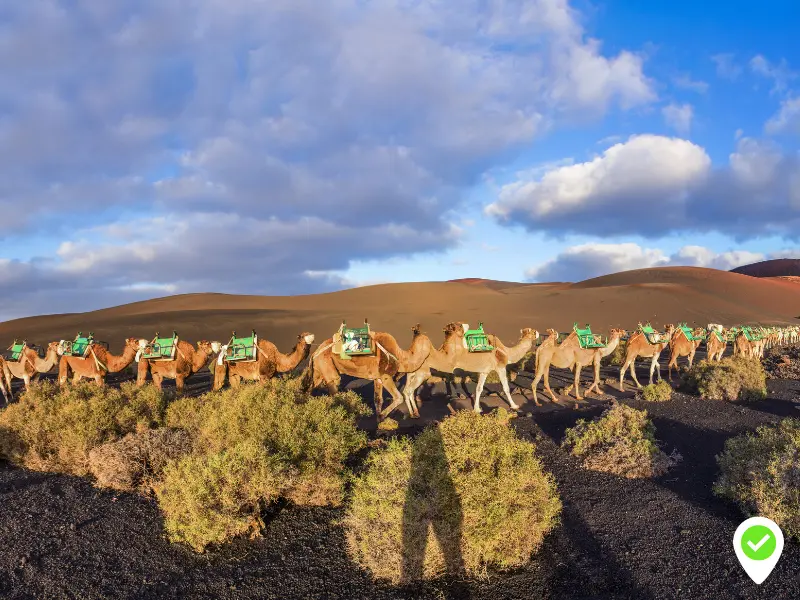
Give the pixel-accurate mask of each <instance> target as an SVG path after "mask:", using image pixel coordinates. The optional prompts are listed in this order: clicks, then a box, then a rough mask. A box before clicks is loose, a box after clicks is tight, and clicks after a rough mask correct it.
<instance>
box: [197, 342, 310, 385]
mask: <svg viewBox="0 0 800 600" xmlns="http://www.w3.org/2000/svg"><path fill="white" fill-rule="evenodd" d="M313 343H314V334H313V333H308V332H303V333H301V334H300V335H298V336H297V343H296V344H295V347H294V349H293V350H292V352H291V353H289V354H283V353H281V352H279V351H278V348H277V347H276V346H275V344H273V343H272V342H270V341H268V340H264V339H259V340H258V343H257V344H256V352H257V354H258V359H257V360H252V361H238V362H234V361H227V360H225V350H226V349H227V346H222V348H221V349H220V355H219V358H218V359H217V365H216V370H215V372H214V389H215V390H218V389H220V388H221V387H222V386H223V384H224V383H225V377H226V376H227V377H228V379H229V380H230V384H231V387H234V388H236V387H239V383H240V382H241V381H242V380H245V381H258V382H262V381H266V380H268V379H272V377H274V376H275V373H289V372H291V371H293V370H294V369H295V368H296V367H297V365H299V364H300V363H301V362H303V361H304V360H305V359H306V358H307V357H308V353H309V352H310V350H311V344H313ZM201 368H202V366H201Z"/></svg>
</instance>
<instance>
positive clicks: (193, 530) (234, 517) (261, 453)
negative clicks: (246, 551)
mask: <svg viewBox="0 0 800 600" xmlns="http://www.w3.org/2000/svg"><path fill="white" fill-rule="evenodd" d="M287 479H291V473H288V472H287V471H286V466H285V464H284V463H282V461H281V460H280V459H279V458H278V457H277V456H275V455H272V454H270V453H269V452H268V451H267V449H266V448H264V446H263V445H261V444H258V443H257V442H254V441H252V440H250V441H246V442H241V443H239V444H236V445H235V446H233V447H231V448H230V449H229V450H221V451H218V452H212V453H209V454H199V455H189V456H186V457H184V458H181V459H179V460H177V461H172V462H170V463H168V464H167V467H166V469H165V470H164V478H163V480H162V482H161V483H159V484H157V485H156V486H155V491H156V494H157V496H158V501H159V505H160V506H161V510H162V511H163V512H164V525H165V528H166V530H167V534H168V536H169V538H170V540H172V541H173V542H184V543H186V544H188V545H189V546H191V547H192V548H193V549H194V550H196V551H198V552H200V551H202V550H203V549H204V548H205V547H206V546H207V545H208V544H212V543H222V542H225V541H227V540H229V539H231V538H233V537H235V536H238V535H241V534H244V533H250V534H251V535H258V533H259V532H260V531H261V529H262V528H263V527H264V523H263V521H262V520H261V517H260V512H261V508H262V507H263V506H265V505H267V504H269V503H270V502H272V501H274V500H276V499H277V498H278V497H279V495H280V493H281V489H282V485H283V484H284V483H285V482H286V480H287Z"/></svg>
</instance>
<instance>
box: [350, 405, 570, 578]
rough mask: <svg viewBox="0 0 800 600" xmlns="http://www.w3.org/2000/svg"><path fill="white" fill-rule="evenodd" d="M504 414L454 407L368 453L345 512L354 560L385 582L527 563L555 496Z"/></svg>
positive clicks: (554, 514)
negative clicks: (411, 433)
mask: <svg viewBox="0 0 800 600" xmlns="http://www.w3.org/2000/svg"><path fill="white" fill-rule="evenodd" d="M508 420H509V417H508V414H507V413H506V412H505V411H503V410H500V411H498V413H497V414H495V415H486V416H482V415H478V414H475V413H474V412H472V411H461V412H458V413H457V414H455V415H453V416H450V417H447V418H446V419H444V421H442V423H441V424H439V425H432V426H429V427H428V428H427V429H426V430H425V431H424V432H423V433H421V434H420V435H419V436H418V437H417V439H416V440H414V441H412V440H410V439H408V438H405V437H403V438H399V439H394V440H391V441H390V442H389V443H388V444H387V446H386V447H385V448H384V449H381V450H375V451H373V452H372V453H371V454H370V456H369V458H368V460H367V465H366V469H365V471H364V472H363V473H362V474H361V475H360V476H359V477H358V478H357V480H356V482H355V485H354V489H353V497H352V503H351V505H350V508H349V510H348V512H347V514H346V516H345V519H344V525H345V528H346V532H347V533H346V534H347V542H348V549H349V551H350V554H351V556H352V557H353V559H354V560H356V561H357V562H358V563H359V564H361V565H362V566H364V567H366V568H368V569H369V570H370V571H371V572H372V574H373V575H374V576H375V577H376V578H379V579H388V580H389V581H391V582H394V583H398V582H401V581H411V580H416V579H423V578H431V577H436V576H438V575H441V574H443V573H458V572H463V573H466V574H468V575H471V576H480V575H482V574H484V573H485V572H486V571H487V570H488V569H489V568H507V567H513V566H518V565H521V564H524V563H526V562H527V561H528V560H529V559H530V557H531V554H532V553H533V552H535V551H536V550H538V548H539V547H540V545H541V543H542V540H543V538H544V536H545V535H546V534H547V532H548V531H550V530H551V529H552V528H553V527H554V526H555V525H556V523H557V518H558V515H559V513H560V511H561V502H560V500H559V499H558V495H557V492H556V485H555V482H554V480H553V478H552V476H551V475H549V474H547V473H545V472H544V471H543V469H542V465H541V463H540V461H539V459H538V458H537V457H536V453H535V447H534V445H533V444H532V443H530V442H527V441H525V440H522V439H520V438H518V437H517V436H516V435H515V433H514V431H513V430H512V429H511V427H510V426H509V425H508Z"/></svg>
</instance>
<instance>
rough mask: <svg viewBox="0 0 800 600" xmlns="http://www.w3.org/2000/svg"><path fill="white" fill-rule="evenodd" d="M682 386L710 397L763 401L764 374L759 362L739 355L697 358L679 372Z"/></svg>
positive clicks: (764, 394) (765, 377) (764, 391)
mask: <svg viewBox="0 0 800 600" xmlns="http://www.w3.org/2000/svg"><path fill="white" fill-rule="evenodd" d="M683 386H684V388H685V389H686V390H687V391H688V392H689V393H692V394H699V395H700V397H701V398H709V399H711V400H743V401H750V400H763V399H764V398H766V397H767V376H766V373H765V372H764V367H763V366H762V365H761V361H760V360H758V359H755V358H745V357H741V356H735V357H728V358H723V359H722V360H721V361H720V362H709V361H707V360H703V361H700V362H699V363H698V364H696V365H694V366H693V367H692V368H691V369H689V371H687V372H686V373H685V374H684V375H683Z"/></svg>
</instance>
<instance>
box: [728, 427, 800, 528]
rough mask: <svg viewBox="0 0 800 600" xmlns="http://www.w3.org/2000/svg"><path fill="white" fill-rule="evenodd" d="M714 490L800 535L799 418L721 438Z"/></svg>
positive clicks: (745, 508) (751, 512) (749, 511)
mask: <svg viewBox="0 0 800 600" xmlns="http://www.w3.org/2000/svg"><path fill="white" fill-rule="evenodd" d="M717 464H718V465H719V467H720V475H719V478H718V479H717V481H716V483H715V484H714V492H715V493H716V494H717V495H719V496H722V497H725V498H728V499H730V500H733V501H734V502H736V503H738V504H739V505H740V506H741V507H742V509H743V510H744V511H745V512H746V513H747V514H751V515H758V516H762V517H767V518H768V519H772V520H773V521H775V522H776V523H777V524H778V525H780V527H781V529H782V530H783V531H784V533H786V535H788V536H793V537H795V538H799V539H800V420H798V419H785V420H783V421H782V422H781V423H779V424H778V425H763V426H761V427H759V428H758V429H757V430H756V431H755V433H747V434H744V435H740V436H737V437H734V438H731V439H729V440H728V441H727V442H725V449H724V451H723V453H722V454H720V455H718V456H717Z"/></svg>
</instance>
